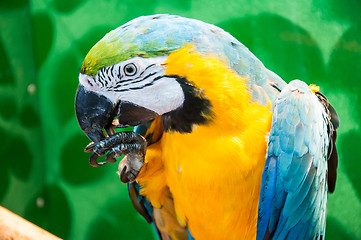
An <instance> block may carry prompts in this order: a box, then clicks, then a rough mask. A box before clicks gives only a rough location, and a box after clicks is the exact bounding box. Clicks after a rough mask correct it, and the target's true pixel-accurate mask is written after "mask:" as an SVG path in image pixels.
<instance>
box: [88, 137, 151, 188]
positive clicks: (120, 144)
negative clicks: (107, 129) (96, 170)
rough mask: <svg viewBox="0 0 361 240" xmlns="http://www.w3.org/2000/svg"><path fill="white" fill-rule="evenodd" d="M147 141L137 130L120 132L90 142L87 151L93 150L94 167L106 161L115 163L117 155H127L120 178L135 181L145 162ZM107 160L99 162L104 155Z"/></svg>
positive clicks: (123, 180)
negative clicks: (99, 158)
mask: <svg viewBox="0 0 361 240" xmlns="http://www.w3.org/2000/svg"><path fill="white" fill-rule="evenodd" d="M146 149H147V142H146V140H145V138H144V137H143V136H141V135H139V134H137V133H135V132H119V133H114V134H113V135H110V136H109V137H107V138H106V139H104V140H102V141H99V142H96V143H90V144H89V145H88V146H87V147H86V148H85V150H84V151H85V152H91V153H92V154H91V155H90V159H89V163H90V165H92V166H93V167H99V166H102V165H104V164H105V163H107V162H108V163H114V162H116V161H117V160H116V159H115V157H121V156H122V155H126V157H125V158H124V159H123V160H122V161H121V164H119V166H122V168H121V169H119V171H120V179H121V181H122V182H130V181H134V180H135V178H136V177H137V176H138V173H139V171H140V169H141V168H142V166H143V164H144V157H145V152H146ZM108 151H109V152H108ZM106 152H108V154H107V155H106V157H105V160H106V162H104V161H103V162H98V161H97V159H98V157H101V156H104V155H105V153H106Z"/></svg>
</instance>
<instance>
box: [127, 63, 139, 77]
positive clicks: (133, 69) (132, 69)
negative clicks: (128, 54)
mask: <svg viewBox="0 0 361 240" xmlns="http://www.w3.org/2000/svg"><path fill="white" fill-rule="evenodd" d="M136 71H137V68H136V67H135V65H134V64H132V63H131V64H127V65H126V66H125V67H124V72H125V74H126V75H127V76H133V75H135V73H136Z"/></svg>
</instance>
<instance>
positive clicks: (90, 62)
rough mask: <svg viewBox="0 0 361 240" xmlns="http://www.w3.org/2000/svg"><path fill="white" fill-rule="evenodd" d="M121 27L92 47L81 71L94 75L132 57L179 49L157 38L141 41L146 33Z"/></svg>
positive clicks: (149, 55)
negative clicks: (162, 43) (162, 42)
mask: <svg viewBox="0 0 361 240" xmlns="http://www.w3.org/2000/svg"><path fill="white" fill-rule="evenodd" d="M120 28H122V27H120ZM120 28H118V29H115V30H113V31H111V32H109V33H108V34H107V35H105V36H104V37H103V38H102V39H101V40H100V41H99V42H98V43H97V44H95V45H94V46H93V47H92V48H91V50H90V51H89V53H88V54H87V56H86V57H85V59H84V62H83V65H82V68H81V70H80V72H81V73H85V74H87V75H92V76H94V75H95V74H96V73H97V72H98V71H99V70H100V69H102V68H104V67H108V66H112V65H114V64H116V63H119V62H122V61H124V60H127V59H129V58H132V57H137V56H138V57H157V56H164V55H168V54H169V53H170V52H172V51H174V50H176V49H177V48H176V47H174V46H173V47H171V46H167V45H165V46H162V45H161V43H160V42H159V41H156V40H153V41H149V40H148V41H145V39H142V41H141V40H140V39H141V38H142V35H144V33H140V32H135V31H132V32H130V31H128V32H126V31H122V30H123V29H120ZM138 30H139V29H138ZM144 32H146V29H144Z"/></svg>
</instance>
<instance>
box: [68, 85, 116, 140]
mask: <svg viewBox="0 0 361 240" xmlns="http://www.w3.org/2000/svg"><path fill="white" fill-rule="evenodd" d="M115 108H116V103H113V102H112V101H110V100H109V99H108V98H106V97H105V96H103V95H100V94H97V93H95V92H92V91H88V90H87V89H85V87H84V86H83V85H81V84H79V86H78V90H77V92H76V96H75V113H76V118H77V120H78V123H79V125H80V128H81V129H82V130H83V131H84V133H85V134H86V135H87V137H88V138H89V139H90V140H91V141H93V142H99V141H101V140H103V139H105V137H106V135H105V133H104V131H103V128H107V127H109V126H111V124H112V120H113V118H114V116H115V114H116V113H115Z"/></svg>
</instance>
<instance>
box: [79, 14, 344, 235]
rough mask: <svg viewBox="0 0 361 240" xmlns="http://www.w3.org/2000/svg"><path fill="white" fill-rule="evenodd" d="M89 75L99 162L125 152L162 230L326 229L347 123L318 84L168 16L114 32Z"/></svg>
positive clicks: (93, 55)
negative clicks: (279, 71) (283, 74)
mask: <svg viewBox="0 0 361 240" xmlns="http://www.w3.org/2000/svg"><path fill="white" fill-rule="evenodd" d="M79 81H80V84H79V87H78V91H77V95H76V104H75V107H76V114H77V118H78V122H79V124H80V127H81V128H82V130H83V131H84V132H85V134H86V135H87V136H88V137H89V139H91V141H93V143H91V144H90V145H88V146H87V148H86V151H88V152H92V155H91V157H90V163H91V164H92V165H93V166H99V165H102V164H103V163H104V162H97V158H98V157H100V156H103V155H105V154H106V153H107V152H108V153H107V155H106V160H107V161H108V162H115V161H116V159H115V157H120V156H121V155H125V158H124V159H123V160H122V161H121V162H120V164H119V172H120V177H121V180H122V181H123V182H130V184H129V188H128V189H129V194H130V197H131V200H132V202H133V205H134V206H135V208H136V209H137V210H138V212H139V213H141V214H142V215H143V216H144V217H145V219H146V220H147V221H148V222H150V223H151V222H153V223H154V224H155V226H156V229H157V231H158V234H159V237H160V238H161V239H197V240H202V239H206V240H209V239H259V240H261V239H322V238H324V235H325V223H326V202H327V191H329V192H333V191H334V188H335V182H336V168H337V152H336V147H335V139H336V128H337V127H338V125H339V120H338V116H337V114H336V111H335V110H334V109H333V107H332V106H331V105H330V104H329V103H328V101H327V99H326V98H325V96H324V95H322V94H321V93H320V92H319V89H318V87H316V86H311V87H309V86H308V85H306V84H305V83H304V82H302V81H299V80H294V81H292V82H290V83H289V84H286V83H285V82H284V81H283V80H282V79H281V78H280V77H279V76H277V75H276V74H274V73H273V72H271V71H270V70H268V69H267V68H265V67H264V65H263V64H262V63H261V62H260V61H259V60H258V59H257V58H256V57H255V56H254V55H253V54H252V53H251V52H250V51H249V50H248V49H247V48H246V47H245V46H244V45H242V44H241V43H240V42H239V41H237V40H236V39H235V38H234V37H232V36H231V35H230V34H228V33H227V32H225V31H223V30H222V29H220V28H218V27H216V26H213V25H210V24H206V23H204V22H201V21H197V20H193V19H188V18H183V17H179V16H170V15H153V16H145V17H139V18H136V19H134V20H132V21H130V22H128V23H126V24H125V25H123V26H121V27H119V28H117V29H115V30H113V31H111V32H109V33H108V34H107V35H105V36H104V37H103V38H102V39H101V40H100V41H99V42H98V43H97V44H96V45H95V46H94V47H93V48H92V49H91V50H90V52H89V53H88V54H87V56H86V58H85V60H84V63H83V65H82V68H81V70H80V75H79ZM127 126H135V131H134V132H129V131H125V132H118V133H117V132H116V131H115V130H114V129H115V128H121V127H127Z"/></svg>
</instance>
